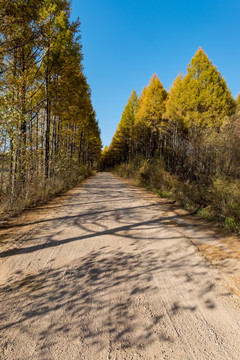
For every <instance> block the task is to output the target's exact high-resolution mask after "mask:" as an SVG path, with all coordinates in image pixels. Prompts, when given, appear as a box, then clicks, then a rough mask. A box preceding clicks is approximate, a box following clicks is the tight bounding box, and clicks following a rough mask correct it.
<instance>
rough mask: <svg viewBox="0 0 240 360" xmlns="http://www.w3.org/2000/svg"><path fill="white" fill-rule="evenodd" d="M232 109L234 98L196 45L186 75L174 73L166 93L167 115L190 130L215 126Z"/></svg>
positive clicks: (215, 69) (219, 124)
mask: <svg viewBox="0 0 240 360" xmlns="http://www.w3.org/2000/svg"><path fill="white" fill-rule="evenodd" d="M234 111H235V101H234V99H233V97H232V95H231V92H230V90H229V89H228V87H227V84H226V81H225V80H224V78H223V77H222V75H221V74H220V72H219V71H218V70H217V68H216V66H214V65H213V64H212V62H211V60H209V58H208V56H207V54H206V53H205V52H204V51H203V50H202V49H201V48H199V49H198V51H197V52H196V54H195V56H194V57H193V58H192V60H191V62H190V64H189V65H188V67H187V74H186V76H184V77H182V76H178V77H177V79H176V80H175V82H174V84H173V86H172V88H171V90H170V94H169V99H168V102H167V116H168V117H169V118H170V119H172V120H176V121H178V122H179V124H180V125H182V126H183V127H184V128H185V129H188V130H190V131H193V130H194V129H196V128H202V127H219V126H221V125H222V123H223V121H224V118H225V117H226V116H231V115H232V114H233V113H234Z"/></svg>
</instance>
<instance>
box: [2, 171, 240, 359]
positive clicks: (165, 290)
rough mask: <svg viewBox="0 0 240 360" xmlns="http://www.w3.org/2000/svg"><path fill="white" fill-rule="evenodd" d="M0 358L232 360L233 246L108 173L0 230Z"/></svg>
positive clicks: (238, 264) (238, 280) (236, 314)
mask: <svg viewBox="0 0 240 360" xmlns="http://www.w3.org/2000/svg"><path fill="white" fill-rule="evenodd" d="M0 237H1V242H0V255H1V260H0V290H1V294H0V300H1V305H0V330H1V332H0V334H1V335H0V359H1V360H5V359H8V360H9V359H10V360H11V359H14V360H28V359H29V360H30V359H42V360H55V359H59V360H66V359H83V360H103V359H104V360H106V359H111V360H114V359H115V360H124V359H126V360H128V359H129V360H130V359H134V360H135V359H136V360H137V359H144V360H150V359H151V360H152V359H157V360H161V359H164V360H166V359H171V360H174V359H176V360H180V359H181V360H184V359H193V360H198V359H199V360H204V359H209V360H210V359H211V360H212V359H215V360H218V359H224V360H225V359H236V360H238V359H239V358H240V342H239V334H240V300H239V297H238V295H239V294H240V291H239V290H240V286H239V284H240V261H239V259H240V242H239V239H238V238H237V237H236V236H229V235H227V234H225V233H224V232H220V231H219V230H218V229H217V228H215V227H213V226H212V227H211V226H210V224H209V223H205V222H204V221H202V220H199V219H197V218H196V217H194V216H191V215H189V214H188V213H187V212H185V211H184V210H182V209H180V208H177V207H175V206H174V205H173V204H169V203H168V202H167V201H166V200H162V199H159V198H158V197H157V196H155V195H153V194H151V193H149V192H148V191H145V190H143V189H140V188H138V187H135V186H133V185H131V184H129V183H128V182H126V181H123V180H121V179H119V178H117V177H116V176H113V175H112V174H109V173H99V174H97V175H96V176H95V177H93V178H91V179H90V180H88V181H86V182H85V183H84V184H83V185H81V186H79V187H76V188H74V189H72V190H70V191H69V192H67V193H66V194H64V195H62V196H61V197H58V198H56V199H55V200H53V201H51V202H50V203H48V204H47V205H44V206H42V207H39V208H37V209H35V210H34V211H29V212H25V213H24V214H22V215H21V216H20V217H18V218H17V219H14V220H12V221H11V222H10V223H8V224H6V225H5V228H3V229H2V230H1V231H0Z"/></svg>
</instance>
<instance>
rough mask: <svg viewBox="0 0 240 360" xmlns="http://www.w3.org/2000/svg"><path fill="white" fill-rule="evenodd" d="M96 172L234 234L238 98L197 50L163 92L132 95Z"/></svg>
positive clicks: (238, 225)
mask: <svg viewBox="0 0 240 360" xmlns="http://www.w3.org/2000/svg"><path fill="white" fill-rule="evenodd" d="M101 166H102V169H111V170H112V171H113V172H115V173H117V174H118V175H120V176H124V177H127V178H132V179H134V180H135V181H137V182H138V183H139V184H141V185H144V186H147V187H148V188H150V189H152V190H153V191H155V192H156V193H157V194H159V195H160V196H162V197H166V198H171V199H172V200H174V201H177V202H178V203H179V204H181V205H184V206H185V208H187V209H189V210H191V211H193V212H197V213H198V214H200V215H201V216H203V217H205V218H207V219H209V220H217V221H219V222H221V223H222V224H224V226H225V227H226V228H228V229H230V230H236V231H239V230H240V211H239V209H240V94H239V95H238V96H237V98H236V99H234V98H233V96H232V94H231V92H230V90H229V88H228V86H227V84H226V81H225V79H224V78H223V76H222V75H221V74H220V72H219V71H218V70H217V68H216V66H214V65H213V63H212V61H211V60H210V59H209V58H208V56H207V54H206V53H205V52H204V50H203V49H202V48H199V49H198V50H197V52H196V54H195V55H194V57H193V58H192V59H191V61H190V63H189V65H188V66H187V72H186V75H184V74H179V75H178V76H177V77H176V79H175V81H174V82H173V85H172V87H171V88H170V91H167V90H166V89H164V87H163V85H162V83H161V82H160V80H159V78H158V76H157V75H156V74H154V75H153V76H152V78H151V80H150V83H149V85H148V86H146V87H144V89H143V90H142V93H141V95H140V96H139V97H138V96H137V94H136V91H135V90H134V91H133V92H132V94H131V95H130V97H129V99H128V102H127V104H126V107H125V109H124V111H123V113H122V117H121V120H120V122H119V124H118V127H117V130H116V132H115V134H114V136H113V138H112V142H111V144H110V146H109V147H105V148H104V150H103V156H102V163H101Z"/></svg>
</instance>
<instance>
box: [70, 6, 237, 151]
mask: <svg viewBox="0 0 240 360" xmlns="http://www.w3.org/2000/svg"><path fill="white" fill-rule="evenodd" d="M239 16H240V0H228V1H227V0H208V1H207V0H191V1H190V0H165V1H162V0H148V1H146V0H145V1H143V0H72V19H76V18H77V17H79V18H80V21H81V35H82V45H83V54H84V61H83V64H84V68H85V69H84V72H85V75H86V76H87V79H88V83H89V85H90V87H91V90H92V102H93V107H94V109H95V111H96V114H97V119H98V120H99V125H100V128H101V137H102V141H103V145H109V143H110V142H111V139H112V136H113V134H114V132H115V130H116V128H117V124H118V122H119V121H120V118H121V114H122V112H123V109H124V107H125V105H126V103H127V99H128V97H129V95H130V93H131V92H132V90H133V89H135V90H136V91H137V93H138V95H140V93H141V90H142V88H143V87H144V86H145V85H147V84H148V82H149V79H150V77H151V76H152V75H153V74H154V73H157V75H158V76H159V78H160V81H161V82H162V83H163V85H164V87H165V88H166V89H167V90H169V88H170V86H171V85H172V83H173V81H174V79H175V78H176V76H177V74H178V73H179V72H183V73H186V66H187V64H188V63H189V62H190V60H191V58H192V57H193V56H194V54H195V52H196V51H197V49H198V47H199V46H201V47H202V48H203V49H204V50H205V51H206V53H207V54H208V56H209V58H210V59H211V60H212V61H213V64H214V65H216V66H217V68H218V70H219V71H220V72H221V73H222V75H223V76H224V78H225V79H226V81H227V84H228V86H229V88H230V90H231V91H232V94H233V96H234V97H236V95H237V94H238V93H239V92H240V46H239V44H240V26H239V24H240V20H239V19H240V17H239Z"/></svg>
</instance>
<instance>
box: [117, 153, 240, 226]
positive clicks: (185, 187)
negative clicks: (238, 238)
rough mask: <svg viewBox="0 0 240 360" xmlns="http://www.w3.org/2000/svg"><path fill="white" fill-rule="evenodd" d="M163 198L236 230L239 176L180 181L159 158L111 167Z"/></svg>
mask: <svg viewBox="0 0 240 360" xmlns="http://www.w3.org/2000/svg"><path fill="white" fill-rule="evenodd" d="M113 172H114V173H116V174H117V175H119V176H121V177H124V178H128V179H132V180H134V181H135V182H136V183H137V184H139V185H141V186H144V187H145V188H147V189H149V190H151V191H152V192H154V193H155V194H157V195H158V196H160V197H163V198H170V199H172V200H173V201H176V202H177V203H178V204H180V205H181V206H184V207H185V209H187V210H189V211H192V212H197V213H198V214H199V215H200V216H201V217H203V218H205V219H207V220H210V221H217V222H218V223H221V224H222V225H223V226H224V227H225V228H226V229H228V230H230V231H235V232H238V233H239V232H240V179H235V180H232V179H227V178H225V177H223V176H220V175H219V176H216V177H215V178H213V179H211V181H210V182H209V183H207V184H205V183H200V182H196V181H195V182H193V181H192V182H191V181H189V180H185V181H183V180H181V179H180V178H179V177H178V176H177V175H175V174H170V173H169V172H168V171H167V170H166V167H165V164H164V162H163V161H162V160H159V159H141V158H137V159H135V160H134V161H132V162H129V163H128V164H121V165H119V166H117V167H115V168H114V169H113Z"/></svg>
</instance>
